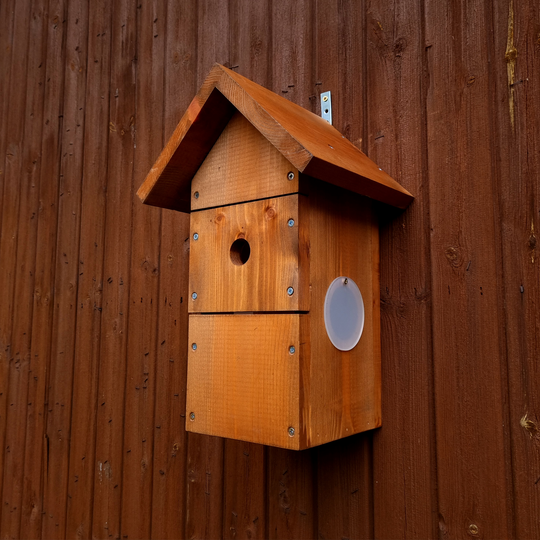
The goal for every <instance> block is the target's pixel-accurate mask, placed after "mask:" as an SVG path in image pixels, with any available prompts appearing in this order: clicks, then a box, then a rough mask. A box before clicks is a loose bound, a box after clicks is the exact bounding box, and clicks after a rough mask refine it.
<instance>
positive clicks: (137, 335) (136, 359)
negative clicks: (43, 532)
mask: <svg viewBox="0 0 540 540" xmlns="http://www.w3.org/2000/svg"><path fill="white" fill-rule="evenodd" d="M136 20H137V22H136V24H137V26H136V28H137V53H136V54H137V67H136V79H135V80H136V102H135V139H134V143H135V151H134V156H133V176H132V182H133V191H134V192H135V191H136V189H137V184H138V183H140V179H142V178H143V177H144V175H145V173H146V171H148V170H149V168H150V167H151V166H152V162H153V161H154V160H155V158H156V155H157V154H158V153H159V151H160V149H161V147H162V146H163V139H162V135H163V80H164V68H165V66H164V54H165V2H162V1H159V0H158V1H156V2H152V3H149V2H148V3H144V2H143V3H141V4H139V5H138V6H137V17H136ZM153 130H155V131H154V133H155V136H153V137H152V140H151V141H147V142H146V143H145V144H139V133H150V132H152V131H153ZM130 204H132V205H133V213H132V224H133V225H132V230H133V233H132V237H131V269H130V301H129V309H128V324H127V372H126V388H125V392H126V399H125V409H124V440H123V450H124V461H123V467H122V506H121V532H122V535H127V537H128V538H149V537H150V533H151V517H152V511H151V510H152V482H153V467H152V459H153V446H154V433H155V428H154V407H155V391H156V358H157V351H158V346H159V345H158V343H157V330H158V328H157V322H158V309H159V305H158V303H159V302H158V298H159V274H160V272H159V266H160V264H159V263H160V261H159V253H160V242H159V240H160V230H161V210H160V209H159V208H148V207H141V205H139V204H137V203H136V199H135V198H134V199H133V200H131V201H130ZM143 329H144V330H143Z"/></svg>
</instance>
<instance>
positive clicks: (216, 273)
mask: <svg viewBox="0 0 540 540" xmlns="http://www.w3.org/2000/svg"><path fill="white" fill-rule="evenodd" d="M305 199H306V197H305V196H302V195H289V196H287V197H278V198H275V199H265V200H262V201H255V202H251V203H245V204H236V205H231V206H224V207H220V208H215V209H210V210H202V211H200V212H192V214H191V222H190V236H189V239H190V263H189V268H190V271H189V291H190V292H189V300H188V306H189V308H188V309H189V312H190V313H204V312H206V313H213V312H238V311H307V310H309V305H310V288H309V260H308V258H307V257H306V256H305V254H306V253H307V250H308V243H307V242H308V240H307V238H305V236H304V235H303V234H302V229H303V228H304V227H306V226H307V223H306V220H307V218H308V216H306V217H305V218H304V219H301V218H300V214H301V206H302V205H305V204H306V200H305ZM291 220H292V226H289V221H291ZM195 238H197V239H195ZM238 242H240V246H241V247H240V248H235V246H237V245H238ZM242 246H243V247H242ZM237 249H238V250H241V251H242V253H238V252H237ZM241 256H244V257H248V256H249V258H247V261H246V262H244V263H242V261H243V260H244V259H242V258H241ZM233 260H234V261H235V262H234V263H233ZM289 289H292V292H290V291H289ZM289 293H290V294H289Z"/></svg>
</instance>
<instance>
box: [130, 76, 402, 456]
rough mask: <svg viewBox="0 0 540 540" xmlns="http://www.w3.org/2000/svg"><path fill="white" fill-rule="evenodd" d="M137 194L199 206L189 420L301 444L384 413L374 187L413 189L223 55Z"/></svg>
mask: <svg viewBox="0 0 540 540" xmlns="http://www.w3.org/2000/svg"><path fill="white" fill-rule="evenodd" d="M138 195H139V197H140V198H141V199H142V201H143V202H144V203H145V204H150V205H154V206H159V207H162V208H171V209H174V210H179V211H181V212H191V224H190V254H189V298H188V302H189V332H188V333H189V343H188V346H189V351H188V380H187V404H186V429H187V430H188V431H193V432H197V433H204V434H208V435H216V436H220V437H228V438H232V439H241V440H245V441H251V442H255V443H261V444H267V445H272V446H279V447H283V448H290V449H296V450H300V449H304V448H310V447H312V446H316V445H319V444H323V443H326V442H329V441H333V440H336V439H340V438H342V437H346V436H348V435H352V434H354V433H358V432H361V431H365V430H368V429H372V428H376V427H378V426H380V425H381V374H380V360H381V359H380V315H379V230H378V220H377V216H376V215H375V213H374V206H373V205H372V200H376V201H382V202H384V203H387V204H389V205H393V206H396V207H399V208H405V207H406V206H407V205H408V204H409V203H410V202H411V201H412V196H411V194H410V193H408V192H407V191H406V190H405V189H403V188H402V187H401V186H400V185H399V184H398V183H396V182H395V181H394V180H393V179H392V178H391V177H390V176H388V174H386V173H385V172H383V171H382V170H381V169H379V167H378V166H377V165H375V163H373V162H372V161H371V160H370V159H368V158H367V157H366V156H365V155H364V154H363V153H362V152H361V151H359V150H358V149H357V148H356V147H355V146H354V145H353V144H351V143H350V142H349V141H348V140H347V139H346V138H344V137H343V136H342V135H341V134H340V133H339V132H338V131H337V130H336V129H334V128H333V127H332V126H331V125H330V124H328V122H326V121H325V120H323V119H322V118H320V117H318V116H316V115H315V114H313V113H311V112H308V111H306V110H304V109H302V108H301V107H299V106H297V105H295V104H293V103H291V102H290V101H288V100H286V99H284V98H281V97H279V96H277V95H276V94H274V93H272V92H270V91H269V90H266V89H265V88H262V87H261V86H259V85H257V84H255V83H253V82H251V81H249V80H248V79H245V78H244V77H242V76H240V75H238V74H237V73H234V72H233V71H230V70H228V69H226V68H224V67H223V66H220V65H216V66H214V68H213V69H212V70H211V72H210V74H209V76H208V78H207V79H206V81H205V82H204V84H203V86H202V88H201V89H200V91H199V93H198V94H197V95H196V96H195V98H194V99H193V101H192V102H191V105H190V106H189V108H188V110H187V112H186V113H185V115H184V116H183V118H182V119H181V120H180V123H179V124H178V127H177V128H176V130H175V131H174V133H173V135H172V137H171V139H170V140H169V142H168V143H167V145H166V146H165V148H164V150H163V151H162V153H161V155H160V156H159V158H158V160H157V162H156V163H155V165H154V166H153V167H152V170H151V171H150V173H149V174H148V176H147V178H146V179H145V181H144V183H143V185H142V186H141V188H140V189H139V191H138Z"/></svg>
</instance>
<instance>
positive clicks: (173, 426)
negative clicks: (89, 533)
mask: <svg viewBox="0 0 540 540" xmlns="http://www.w3.org/2000/svg"><path fill="white" fill-rule="evenodd" d="M196 20H197V5H196V2H195V1H190V2H181V3H179V2H169V3H168V5H167V13H166V26H165V33H166V40H165V73H164V77H165V79H164V98H163V100H164V126H163V129H164V138H165V139H166V138H167V137H168V136H169V135H170V133H171V132H172V131H173V130H174V127H175V126H176V119H177V118H178V116H179V115H180V114H181V113H182V111H183V110H184V109H185V107H186V106H187V104H188V102H189V99H190V97H191V95H192V93H193V92H194V91H195V89H196V80H195V78H196V68H197V59H196V55H195V54H194V49H195V48H196V40H197V28H196ZM179 35H181V36H182V40H180V41H179V40H178V39H177V37H178V36H179ZM179 89H182V91H179ZM180 96H182V98H181V99H180ZM188 239H189V218H188V216H187V215H186V214H182V213H179V212H173V211H167V210H165V211H163V212H162V216H161V235H160V255H159V259H160V273H161V275H160V282H159V312H158V344H159V345H158V352H157V357H156V360H157V365H156V388H157V389H158V390H157V391H156V405H155V407H156V408H155V417H154V429H155V435H154V458H153V461H152V466H153V477H154V480H153V484H152V489H153V492H152V538H155V539H167V538H169V539H175V538H182V537H184V535H185V523H186V519H187V515H186V508H187V500H186V486H187V468H186V460H187V447H188V441H187V433H186V430H185V427H184V419H185V411H186V378H187V329H188V328H187V327H188V325H187V322H188V312H187V306H188V303H187V298H188V270H189V261H188V257H189V240H188Z"/></svg>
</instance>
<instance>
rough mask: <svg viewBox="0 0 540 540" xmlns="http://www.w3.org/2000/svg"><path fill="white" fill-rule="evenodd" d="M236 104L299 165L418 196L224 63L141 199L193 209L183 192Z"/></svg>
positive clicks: (400, 200) (380, 195)
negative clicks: (186, 203)
mask: <svg viewBox="0 0 540 540" xmlns="http://www.w3.org/2000/svg"><path fill="white" fill-rule="evenodd" d="M236 110H238V111H239V112H240V113H241V114H243V115H244V116H245V117H246V118H247V119H248V120H249V121H250V122H251V123H252V124H253V125H254V126H255V127H256V128H257V129H258V130H259V131H260V132H261V133H262V134H263V135H264V136H265V137H266V138H267V139H268V140H269V141H270V142H271V143H272V144H273V145H274V146H275V147H276V148H277V149H278V150H279V152H280V153H281V154H282V155H283V156H284V157H285V158H286V159H287V160H288V161H290V163H291V164H292V166H293V167H295V168H296V169H298V170H300V171H302V172H304V173H306V174H309V175H310V176H313V177H315V178H318V179H320V180H324V181H325V182H328V183H330V184H332V185H338V186H340V187H344V188H346V189H349V190H350V191H353V192H355V193H360V194H362V195H366V196H368V197H371V198H373V199H375V200H378V201H381V202H384V203H387V204H390V205H392V206H397V207H398V208H406V207H407V206H408V205H409V204H410V203H411V202H412V200H413V196H412V195H411V194H410V193H409V192H408V191H407V190H406V189H404V188H403V187H401V186H400V185H399V184H398V183H397V182H396V181H395V180H394V179H392V178H391V177H390V176H389V175H388V174H387V173H385V172H384V171H383V170H382V169H381V168H380V167H378V166H377V165H376V164H375V163H374V162H373V161H372V160H370V159H369V158H368V157H367V156H366V155H365V154H364V153H363V152H361V151H360V150H358V148H356V147H355V146H354V145H353V144H351V142H350V141H349V140H348V139H346V138H345V136H344V135H341V134H340V133H339V132H338V131H337V130H336V129H335V128H334V127H332V126H331V125H330V124H329V123H328V122H326V121H325V120H323V119H322V118H321V117H320V116H317V115H315V114H313V113H311V112H310V111H308V110H306V109H304V108H302V107H299V106H298V105H296V104H294V103H291V102H289V101H287V100H283V99H282V97H281V96H279V95H277V94H276V93H274V92H272V91H270V90H268V89H267V88H264V87H262V86H260V85H258V84H257V83H255V82H253V81H250V80H249V79H247V78H245V77H243V76H241V75H239V74H238V73H235V72H233V71H231V70H228V69H227V68H225V67H224V66H221V65H219V64H216V65H215V66H214V67H213V68H212V70H211V71H210V73H209V74H208V77H207V78H206V80H205V82H204V84H203V85H202V86H201V88H200V90H199V92H198V93H197V95H196V96H195V97H194V98H193V101H192V102H191V105H190V106H189V108H188V110H187V111H186V113H185V114H184V116H183V117H182V119H181V120H180V122H179V124H178V126H177V128H176V130H175V132H174V134H173V136H172V137H171V139H170V140H169V141H168V142H167V145H166V146H165V148H164V149H163V150H162V152H161V154H160V156H159V158H158V160H157V161H156V163H155V164H154V165H153V166H152V168H151V170H150V172H149V173H148V175H147V177H146V179H145V181H144V183H143V184H142V185H141V187H140V189H139V190H138V192H137V193H138V195H139V197H140V198H141V200H142V201H143V202H144V203H146V204H151V205H155V206H161V207H162V208H172V209H175V210H181V211H186V210H185V208H184V204H185V198H184V195H183V194H184V193H185V192H186V191H187V190H188V189H189V183H190V181H191V179H192V177H193V174H194V173H195V171H196V170H197V169H198V168H199V166H200V165H201V164H202V162H203V160H204V158H205V156H206V154H207V153H208V151H209V150H210V148H211V147H212V145H213V144H214V143H215V141H216V140H217V138H218V137H219V136H220V135H221V131H222V130H223V128H224V126H225V124H226V123H227V122H228V121H229V119H230V118H231V114H232V113H233V111H236Z"/></svg>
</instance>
